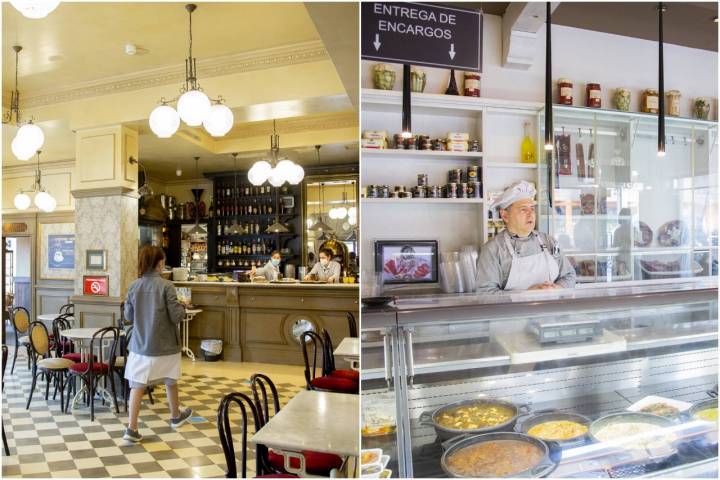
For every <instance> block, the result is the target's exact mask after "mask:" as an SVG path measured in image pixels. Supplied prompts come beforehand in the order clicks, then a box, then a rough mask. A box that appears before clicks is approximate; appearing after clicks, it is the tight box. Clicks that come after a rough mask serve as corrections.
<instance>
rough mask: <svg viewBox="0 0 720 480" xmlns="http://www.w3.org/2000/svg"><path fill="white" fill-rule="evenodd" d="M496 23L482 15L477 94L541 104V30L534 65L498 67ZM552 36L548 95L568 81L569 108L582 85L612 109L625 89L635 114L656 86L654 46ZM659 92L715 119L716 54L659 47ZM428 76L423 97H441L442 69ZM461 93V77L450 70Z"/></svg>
mask: <svg viewBox="0 0 720 480" xmlns="http://www.w3.org/2000/svg"><path fill="white" fill-rule="evenodd" d="M501 23H502V19H501V17H499V16H496V15H485V18H484V24H483V26H484V31H483V42H484V45H483V75H482V80H481V90H480V92H481V95H482V96H483V97H488V98H504V99H512V100H527V101H537V102H542V101H544V98H545V94H544V88H545V28H544V27H543V28H541V30H540V31H539V32H538V34H537V37H538V39H537V50H536V55H535V61H534V63H533V65H532V67H531V68H530V69H529V70H514V69H510V68H503V67H502V28H501ZM552 29H553V30H552V33H553V52H552V58H553V75H552V76H553V94H554V95H556V91H555V80H557V79H558V78H562V77H565V78H569V79H571V80H572V81H573V83H574V88H575V92H574V98H575V105H578V106H579V105H584V104H585V103H584V102H585V84H586V83H588V82H595V83H599V84H600V85H601V87H602V94H603V97H602V104H603V107H606V108H612V102H611V98H612V97H611V95H612V90H614V89H615V88H618V87H625V88H628V89H630V91H631V92H632V106H631V110H634V111H638V110H639V103H640V98H641V93H642V91H643V90H644V89H646V88H657V83H658V78H657V73H658V65H657V62H658V46H657V42H653V41H649V40H640V39H636V38H630V37H622V36H619V35H611V34H607V33H600V32H593V31H589V30H582V29H578V28H572V27H564V26H559V25H555V26H553V27H552ZM664 50H665V89H666V90H672V89H675V90H680V93H681V94H682V98H681V108H680V115H681V116H690V107H691V102H692V99H693V98H695V97H712V98H713V107H712V111H711V113H710V115H711V118H715V119H716V118H717V97H718V87H717V85H718V55H717V52H709V51H706V50H697V49H694V48H687V47H680V46H676V45H669V44H665V48H664ZM375 63H377V62H371V61H365V60H363V62H362V68H361V75H362V86H363V88H373V85H372V66H373V65H374V64H375ZM394 66H395V71H396V75H397V76H396V81H395V90H401V89H402V67H401V66H400V65H394ZM423 70H425V71H426V72H427V73H428V84H427V86H426V87H425V92H426V93H444V92H445V88H446V87H447V83H448V79H449V78H450V77H449V71H448V70H442V69H435V68H425V67H423ZM456 74H457V77H456V78H457V80H458V87H459V88H460V89H461V90H462V83H461V74H460V73H458V72H456Z"/></svg>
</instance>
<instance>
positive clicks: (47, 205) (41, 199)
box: [13, 150, 57, 213]
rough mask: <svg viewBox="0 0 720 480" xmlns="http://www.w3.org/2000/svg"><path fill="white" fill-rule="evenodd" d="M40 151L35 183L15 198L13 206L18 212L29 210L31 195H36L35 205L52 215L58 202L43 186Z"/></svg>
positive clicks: (38, 152)
mask: <svg viewBox="0 0 720 480" xmlns="http://www.w3.org/2000/svg"><path fill="white" fill-rule="evenodd" d="M40 153H42V152H40V150H38V151H37V170H36V171H35V183H33V185H32V187H30V189H28V190H20V191H19V192H18V193H17V195H15V198H14V199H13V204H14V205H15V208H17V209H18V210H27V209H28V208H29V207H30V203H31V202H30V195H28V194H29V193H34V194H35V199H34V203H35V206H36V207H37V208H39V209H40V210H42V211H43V212H46V213H50V212H52V211H54V210H55V207H56V206H57V201H56V200H55V198H54V197H53V196H52V195H50V193H49V192H48V191H47V189H46V188H45V187H43V186H42V176H41V174H40Z"/></svg>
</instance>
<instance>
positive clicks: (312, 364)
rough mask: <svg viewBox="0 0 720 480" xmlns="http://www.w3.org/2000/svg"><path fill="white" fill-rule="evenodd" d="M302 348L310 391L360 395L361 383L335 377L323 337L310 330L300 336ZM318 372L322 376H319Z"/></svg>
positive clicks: (306, 379)
mask: <svg viewBox="0 0 720 480" xmlns="http://www.w3.org/2000/svg"><path fill="white" fill-rule="evenodd" d="M300 348H301V349H302V353H303V360H304V362H305V383H306V384H307V389H308V390H325V391H329V392H337V393H358V390H359V386H360V384H359V382H357V381H353V380H351V379H348V378H341V377H333V376H332V375H331V374H330V373H331V370H330V368H329V367H330V365H329V362H330V360H329V359H328V352H327V348H326V346H325V342H324V341H323V337H322V336H321V335H320V334H318V333H316V332H313V331H312V330H308V331H306V332H303V333H302V335H300ZM318 370H320V375H319V376H318Z"/></svg>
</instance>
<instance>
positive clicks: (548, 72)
mask: <svg viewBox="0 0 720 480" xmlns="http://www.w3.org/2000/svg"><path fill="white" fill-rule="evenodd" d="M545 15H546V19H547V21H546V25H545V155H546V157H547V158H546V163H547V169H548V178H547V180H548V184H547V186H548V205H549V206H550V207H551V208H552V171H553V169H552V161H553V159H552V151H553V143H554V142H553V122H552V90H551V88H552V84H551V82H552V80H551V79H552V36H551V31H552V28H551V27H552V18H551V2H547V3H546V4H545Z"/></svg>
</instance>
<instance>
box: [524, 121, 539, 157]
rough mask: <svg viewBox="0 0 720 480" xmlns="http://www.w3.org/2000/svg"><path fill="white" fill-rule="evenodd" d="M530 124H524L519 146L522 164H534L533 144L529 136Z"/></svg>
mask: <svg viewBox="0 0 720 480" xmlns="http://www.w3.org/2000/svg"><path fill="white" fill-rule="evenodd" d="M530 128H531V124H530V122H525V136H524V137H523V139H522V144H521V145H520V161H521V162H522V163H536V160H535V143H534V142H533V141H532V137H531V136H530Z"/></svg>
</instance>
